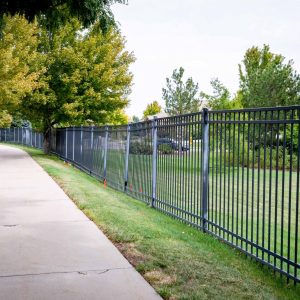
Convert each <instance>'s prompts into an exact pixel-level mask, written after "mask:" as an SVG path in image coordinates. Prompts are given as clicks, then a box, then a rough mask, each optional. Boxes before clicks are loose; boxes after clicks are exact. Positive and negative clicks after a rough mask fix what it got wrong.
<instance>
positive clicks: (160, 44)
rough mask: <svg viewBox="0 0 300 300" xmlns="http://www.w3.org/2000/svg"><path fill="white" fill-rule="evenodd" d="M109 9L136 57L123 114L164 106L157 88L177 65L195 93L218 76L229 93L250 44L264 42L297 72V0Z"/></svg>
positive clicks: (202, 0)
mask: <svg viewBox="0 0 300 300" xmlns="http://www.w3.org/2000/svg"><path fill="white" fill-rule="evenodd" d="M112 11H113V13H114V16H115V19H116V21H117V22H118V23H119V25H120V28H121V32H122V35H124V36H125V38H126V41H127V43H126V49H127V50H129V51H130V52H131V51H132V52H134V55H135V57H136V62H135V63H134V64H133V65H132V66H131V68H130V70H131V72H132V73H133V75H134V80H133V86H132V93H131V94H130V96H129V99H130V106H129V107H128V108H127V110H126V112H127V114H128V115H129V116H132V115H137V116H139V117H141V116H142V113H143V111H144V110H145V108H146V105H147V104H148V103H150V102H153V101H155V100H156V101H158V102H159V103H160V104H161V105H162V106H164V101H163V99H162V88H163V87H165V85H166V78H167V77H170V76H171V75H172V72H173V70H174V69H178V68H179V67H183V68H184V69H185V79H187V78H188V77H192V78H193V80H194V81H195V82H198V84H199V90H200V91H204V92H207V93H210V92H211V86H210V81H211V79H212V78H216V77H218V78H219V79H220V80H221V82H222V83H223V84H224V85H225V86H226V87H227V88H229V90H230V92H231V93H232V94H234V93H235V92H236V91H237V89H238V86H239V76H238V64H239V63H240V62H241V61H242V59H243V56H244V54H245V52H246V50H247V49H248V48H250V47H252V46H259V47H262V45H263V44H268V45H270V48H271V51H272V52H273V53H278V54H282V55H283V56H284V57H285V58H286V61H288V60H290V59H292V60H293V61H294V68H295V69H296V70H297V71H298V73H300V17H299V12H300V0H285V1H282V0H280V1H279V0H242V1H241V0H227V1H223V0H184V1H182V0H128V5H121V4H114V5H113V6H112Z"/></svg>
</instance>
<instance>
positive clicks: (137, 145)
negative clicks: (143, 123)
mask: <svg viewBox="0 0 300 300" xmlns="http://www.w3.org/2000/svg"><path fill="white" fill-rule="evenodd" d="M129 153H130V154H146V155H150V154H152V146H151V145H150V144H148V143H141V142H131V143H130V146H129Z"/></svg>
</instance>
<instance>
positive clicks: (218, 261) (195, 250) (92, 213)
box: [14, 145, 300, 299]
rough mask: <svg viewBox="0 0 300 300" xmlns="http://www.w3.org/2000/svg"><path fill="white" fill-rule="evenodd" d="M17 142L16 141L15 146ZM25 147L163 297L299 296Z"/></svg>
mask: <svg viewBox="0 0 300 300" xmlns="http://www.w3.org/2000/svg"><path fill="white" fill-rule="evenodd" d="M14 146H15V145H14ZM15 147H18V148H21V149H23V150H25V151H27V152H28V153H29V154H30V155H31V156H32V158H33V159H34V160H35V161H37V162H38V163H39V164H40V165H41V166H42V167H43V169H44V170H45V171H46V172H47V173H48V174H49V175H50V176H52V177H53V178H54V180H55V181H56V182H57V183H58V184H59V185H60V186H61V187H62V188H63V190H64V191H65V192H66V193H67V194H68V195H69V197H70V198H71V199H72V200H73V201H74V202H75V204H76V205H77V206H78V207H79V208H80V209H81V210H82V211H83V212H84V213H85V214H86V215H87V216H88V217H89V218H90V219H91V220H93V221H94V222H95V223H96V224H97V225H98V226H99V228H100V229H101V230H102V231H103V232H104V233H105V234H106V235H107V236H108V238H109V239H110V240H111V241H112V242H113V243H114V244H115V245H116V246H117V247H118V248H119V250H120V251H121V252H122V254H123V255H124V256H125V257H126V258H127V259H128V260H129V261H130V262H131V264H132V265H134V267H135V268H136V269H137V270H138V271H139V272H140V273H141V274H142V275H143V276H144V278H145V279H146V280H147V281H148V282H149V283H150V284H151V285H152V286H153V287H154V288H155V290H156V291H157V292H158V293H159V294H160V295H161V296H162V297H163V298H165V299H299V298H300V286H299V285H297V286H296V287H294V286H293V284H292V283H291V284H289V285H287V284H286V279H285V278H284V279H283V280H281V279H280V277H279V276H277V275H273V272H272V271H270V270H268V269H267V268H266V267H263V266H261V265H260V264H258V263H255V262H254V261H251V260H250V259H249V258H247V257H246V256H245V255H244V254H241V253H240V252H239V251H236V250H234V249H232V248H231V247H230V246H227V245H226V244H223V243H221V242H220V241H218V240H216V239H214V238H213V237H212V236H210V235H207V234H203V233H202V232H200V231H199V230H196V229H195V228H191V227H189V226H187V225H185V224H182V223H180V222H179V221H177V220H174V219H172V218H170V217H168V216H166V215H164V214H162V213H160V212H159V211H156V210H153V209H151V208H150V207H147V206H146V205H145V204H144V203H142V202H140V201H138V200H135V199H133V198H131V197H129V196H127V195H125V194H123V193H120V192H118V191H115V190H113V189H111V188H108V187H107V188H104V186H103V185H102V184H101V183H99V181H98V180H96V179H95V178H93V177H91V176H89V175H87V174H85V173H84V172H81V171H79V170H77V169H75V168H73V167H71V166H70V165H68V164H64V163H63V161H61V160H60V159H58V158H57V157H55V156H48V155H45V154H43V153H42V152H41V151H40V150H37V149H33V148H28V147H23V146H15Z"/></svg>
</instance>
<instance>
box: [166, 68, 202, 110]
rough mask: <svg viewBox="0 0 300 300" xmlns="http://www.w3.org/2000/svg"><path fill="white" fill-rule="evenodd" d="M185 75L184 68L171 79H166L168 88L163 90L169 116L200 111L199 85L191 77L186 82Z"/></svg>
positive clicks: (173, 74)
mask: <svg viewBox="0 0 300 300" xmlns="http://www.w3.org/2000/svg"><path fill="white" fill-rule="evenodd" d="M183 74H184V69H183V68H182V67H180V68H179V69H178V70H177V69H175V70H174V71H173V73H172V76H171V78H167V79H166V84H167V86H166V88H163V89H162V94H163V99H164V101H165V112H166V113H168V114H169V115H179V114H185V113H191V112H196V111H198V110H199V109H200V105H201V101H200V98H199V95H198V90H199V88H198V83H194V81H193V79H192V78H191V77H190V78H188V79H187V81H186V82H184V81H183Z"/></svg>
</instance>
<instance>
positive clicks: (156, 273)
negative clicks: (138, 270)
mask: <svg viewBox="0 0 300 300" xmlns="http://www.w3.org/2000/svg"><path fill="white" fill-rule="evenodd" d="M144 277H145V278H146V279H147V280H148V281H149V282H151V283H159V284H164V285H165V284H166V285H171V284H173V283H174V282H176V276H175V275H174V276H170V275H167V274H165V273H164V272H162V271H161V270H153V271H149V272H146V273H145V274H144Z"/></svg>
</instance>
